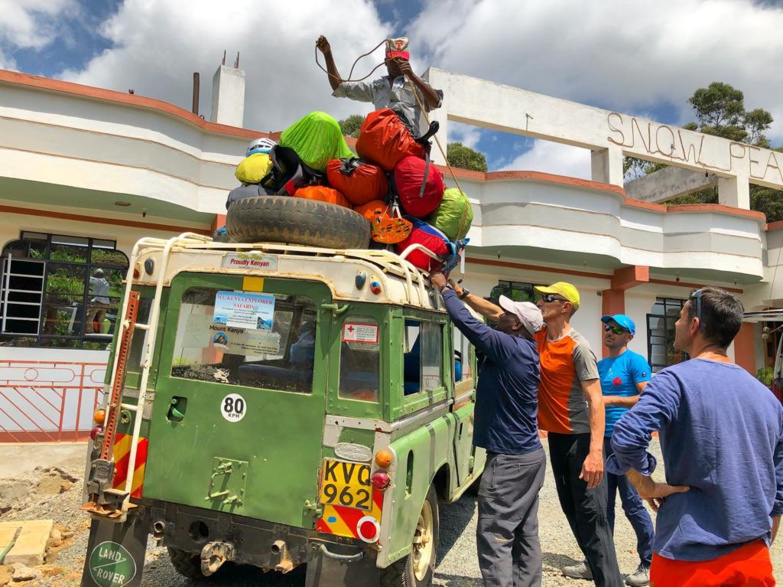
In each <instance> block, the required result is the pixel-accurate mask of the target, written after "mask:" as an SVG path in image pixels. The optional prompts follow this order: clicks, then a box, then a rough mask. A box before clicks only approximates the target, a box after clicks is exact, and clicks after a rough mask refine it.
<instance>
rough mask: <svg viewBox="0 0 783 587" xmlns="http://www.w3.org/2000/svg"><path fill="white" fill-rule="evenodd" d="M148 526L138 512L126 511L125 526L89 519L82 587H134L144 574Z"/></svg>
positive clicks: (123, 524) (138, 583)
mask: <svg viewBox="0 0 783 587" xmlns="http://www.w3.org/2000/svg"><path fill="white" fill-rule="evenodd" d="M148 537H149V527H148V526H147V524H146V523H145V518H144V516H142V515H140V512H138V511H136V512H133V511H131V512H128V519H127V521H126V522H125V523H122V524H116V523H114V522H108V521H102V520H96V519H93V521H92V525H91V526H90V538H89V542H88V543H87V556H86V558H85V561H84V570H83V571H82V583H81V586H82V587H138V586H139V585H141V575H142V572H143V571H144V554H145V552H146V550H147V538H148Z"/></svg>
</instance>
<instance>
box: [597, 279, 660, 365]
mask: <svg viewBox="0 0 783 587" xmlns="http://www.w3.org/2000/svg"><path fill="white" fill-rule="evenodd" d="M649 281H650V268H649V267H648V266H646V265H630V266H629V267H622V268H620V269H616V270H615V272H614V275H612V281H611V289H605V290H604V291H603V292H601V311H602V312H603V315H604V316H611V315H614V314H625V290H627V289H631V288H632V287H636V286H637V285H641V284H643V283H647V282H649ZM602 340H603V337H602ZM601 349H602V357H604V358H606V357H608V356H609V349H607V348H606V345H605V344H603V342H601Z"/></svg>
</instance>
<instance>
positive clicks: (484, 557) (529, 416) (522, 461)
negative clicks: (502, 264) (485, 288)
mask: <svg viewBox="0 0 783 587" xmlns="http://www.w3.org/2000/svg"><path fill="white" fill-rule="evenodd" d="M430 280H431V282H432V285H433V286H434V287H436V288H438V289H439V290H440V293H441V295H442V296H443V300H444V302H445V304H446V311H447V312H448V313H449V316H450V317H451V320H452V321H453V322H454V325H455V326H456V327H457V328H459V330H460V332H462V333H463V334H464V335H465V337H466V338H467V339H468V340H469V341H470V342H471V343H472V344H473V345H474V346H475V347H476V348H477V349H479V350H481V351H482V352H483V353H484V361H483V363H482V365H481V368H480V371H479V378H478V387H477V389H476V408H475V418H476V423H475V430H474V433H473V442H474V444H475V445H476V446H480V447H483V448H485V449H486V450H487V464H486V466H485V469H484V474H483V475H482V477H481V485H480V487H479V494H478V509H479V519H478V527H477V529H476V543H477V547H478V556H479V567H480V568H481V576H482V577H483V578H484V585H485V586H487V587H489V586H491V587H528V586H539V585H541V567H542V559H541V543H540V542H539V539H538V493H539V491H540V490H541V486H542V485H543V483H544V472H545V470H546V456H545V454H544V449H543V447H542V446H541V441H540V440H539V438H538V426H537V424H536V418H537V415H538V399H537V396H538V384H539V379H540V370H539V361H538V351H537V350H536V343H535V341H534V340H533V334H534V333H535V332H537V331H538V330H540V329H541V327H542V326H543V324H544V321H543V318H542V316H541V311H540V310H539V309H538V308H537V307H536V306H535V305H534V304H531V303H529V302H513V301H511V300H510V299H508V298H506V297H505V296H501V297H500V306H501V307H497V306H495V305H494V304H491V303H490V302H487V301H485V300H481V304H483V305H485V306H487V305H489V306H491V312H490V313H491V314H492V315H493V317H494V318H496V319H497V328H495V329H493V328H490V327H489V326H487V325H486V324H484V323H483V322H481V321H480V320H478V319H477V318H475V317H474V316H473V314H471V313H470V312H469V311H468V309H467V308H465V306H464V305H463V304H462V303H460V301H459V298H458V297H457V294H456V292H455V291H454V289H452V286H451V285H449V284H448V283H447V281H446V278H445V277H444V276H443V274H441V273H433V274H432V275H431V276H430ZM468 295H470V292H469V291H468V290H462V295H461V296H460V298H462V299H465V298H466V297H467V296H468ZM473 303H475V301H474V302H472V303H471V305H473ZM482 313H484V312H482Z"/></svg>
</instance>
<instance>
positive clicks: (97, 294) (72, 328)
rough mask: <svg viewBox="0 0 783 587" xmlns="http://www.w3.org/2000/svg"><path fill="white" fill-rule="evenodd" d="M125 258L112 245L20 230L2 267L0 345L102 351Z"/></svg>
mask: <svg viewBox="0 0 783 587" xmlns="http://www.w3.org/2000/svg"><path fill="white" fill-rule="evenodd" d="M127 270H128V258H127V257H126V256H125V254H124V253H123V252H121V251H118V250H117V249H116V242H115V241H110V240H104V239H95V238H89V237H78V236H66V235H60V234H44V233H39V232H27V231H24V232H22V234H21V237H20V239H19V240H16V241H12V242H10V243H8V244H7V245H6V246H5V247H4V248H3V252H2V265H0V345H4V346H25V347H49V348H79V349H93V350H104V349H106V347H107V345H108V344H109V343H110V342H111V338H112V336H113V334H114V327H115V324H116V323H117V313H118V309H119V306H120V304H121V302H122V280H123V278H124V277H125V274H126V272H127Z"/></svg>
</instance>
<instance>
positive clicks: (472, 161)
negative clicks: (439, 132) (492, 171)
mask: <svg viewBox="0 0 783 587" xmlns="http://www.w3.org/2000/svg"><path fill="white" fill-rule="evenodd" d="M446 160H447V161H448V162H449V165H451V166H452V167H457V168H459V169H470V170H471V171H482V172H486V171H487V158H486V157H485V156H484V154H483V153H479V152H478V151H476V150H475V149H471V148H470V147H466V146H465V145H463V144H462V143H449V144H448V146H447V147H446Z"/></svg>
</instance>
